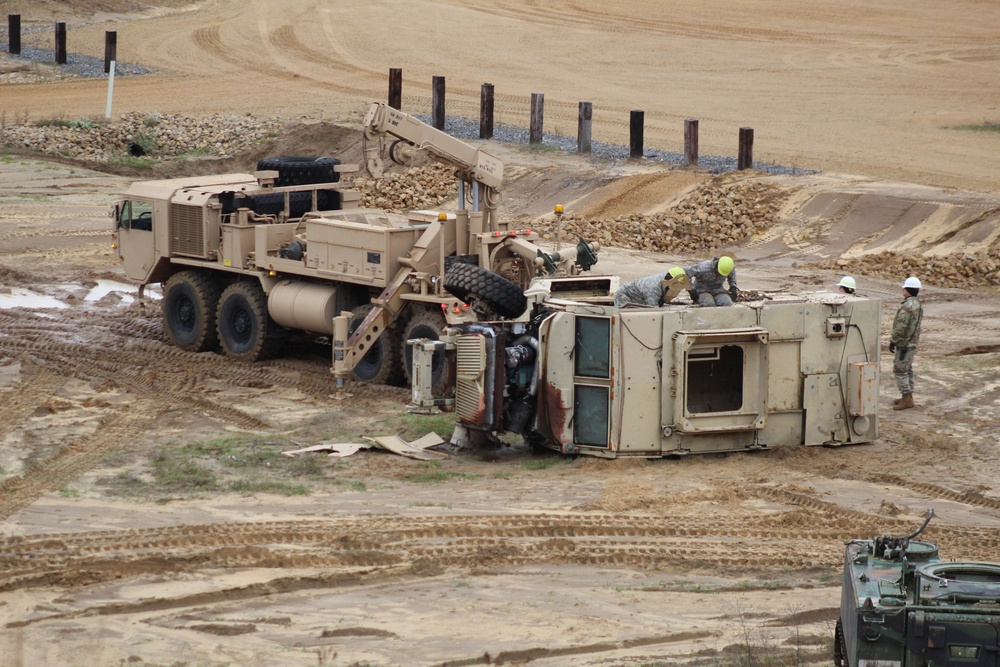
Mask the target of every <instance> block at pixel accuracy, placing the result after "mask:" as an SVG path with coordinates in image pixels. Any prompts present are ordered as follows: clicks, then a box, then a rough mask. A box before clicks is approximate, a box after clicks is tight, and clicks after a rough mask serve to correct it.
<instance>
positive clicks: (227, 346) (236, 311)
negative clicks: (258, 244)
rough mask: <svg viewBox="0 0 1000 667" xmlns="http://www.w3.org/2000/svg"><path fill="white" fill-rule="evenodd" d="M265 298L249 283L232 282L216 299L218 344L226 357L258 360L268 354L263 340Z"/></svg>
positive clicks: (261, 292)
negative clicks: (217, 306)
mask: <svg viewBox="0 0 1000 667" xmlns="http://www.w3.org/2000/svg"><path fill="white" fill-rule="evenodd" d="M268 317H269V316H268V314H267V296H265V294H264V290H262V289H261V287H260V285H258V284H257V283H253V282H246V281H243V282H237V283H233V284H232V285H230V286H229V287H227V288H226V290H225V291H224V292H223V293H222V298H221V299H219V315H218V322H219V325H218V326H219V342H220V343H221V344H222V350H223V351H224V352H225V353H226V356H229V357H232V358H234V359H239V360H240V361H258V360H260V359H264V358H265V357H267V356H268V355H269V353H270V351H271V345H270V344H269V343H270V341H268V339H267V320H268Z"/></svg>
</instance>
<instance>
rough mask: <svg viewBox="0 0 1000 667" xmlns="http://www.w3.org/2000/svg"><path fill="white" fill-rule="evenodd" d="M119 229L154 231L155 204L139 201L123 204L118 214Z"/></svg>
mask: <svg viewBox="0 0 1000 667" xmlns="http://www.w3.org/2000/svg"><path fill="white" fill-rule="evenodd" d="M118 229H138V230H141V231H144V232H151V231H153V204H152V203H151V202H148V201H139V200H126V201H124V202H122V204H121V209H120V210H119V214H118Z"/></svg>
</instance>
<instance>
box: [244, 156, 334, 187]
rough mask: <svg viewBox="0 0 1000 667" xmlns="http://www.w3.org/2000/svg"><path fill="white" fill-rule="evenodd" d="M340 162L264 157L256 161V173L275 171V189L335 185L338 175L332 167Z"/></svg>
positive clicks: (310, 157)
mask: <svg viewBox="0 0 1000 667" xmlns="http://www.w3.org/2000/svg"><path fill="white" fill-rule="evenodd" d="M338 164H340V160H338V159H337V158H334V157H315V156H308V155H298V156H296V155H291V156H284V157H266V158H264V159H263V160H258V161H257V171H272V170H273V171H277V172H278V179H277V180H276V181H275V182H274V184H275V186H277V187H279V188H280V187H284V186H286V185H312V184H313V183H336V182H337V181H339V180H340V173H339V172H337V171H334V167H335V166H337V165H338Z"/></svg>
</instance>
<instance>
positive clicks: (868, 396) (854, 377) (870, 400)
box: [847, 361, 878, 417]
mask: <svg viewBox="0 0 1000 667" xmlns="http://www.w3.org/2000/svg"><path fill="white" fill-rule="evenodd" d="M847 409H848V411H849V412H850V414H851V415H852V416H854V417H857V416H860V415H873V414H875V413H876V412H877V411H878V364H876V363H874V362H865V361H862V362H857V361H855V362H852V363H850V364H848V365H847Z"/></svg>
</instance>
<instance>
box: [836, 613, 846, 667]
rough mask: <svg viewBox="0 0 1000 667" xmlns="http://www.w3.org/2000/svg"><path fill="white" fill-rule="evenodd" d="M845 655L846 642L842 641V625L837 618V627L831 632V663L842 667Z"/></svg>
mask: <svg viewBox="0 0 1000 667" xmlns="http://www.w3.org/2000/svg"><path fill="white" fill-rule="evenodd" d="M846 656H847V643H846V642H845V641H844V625H843V623H841V621H840V619H837V629H836V630H835V631H834V633H833V665H834V667H844V664H845V661H846Z"/></svg>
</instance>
